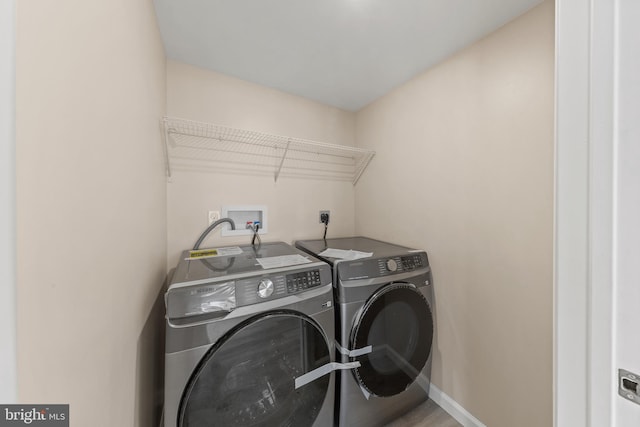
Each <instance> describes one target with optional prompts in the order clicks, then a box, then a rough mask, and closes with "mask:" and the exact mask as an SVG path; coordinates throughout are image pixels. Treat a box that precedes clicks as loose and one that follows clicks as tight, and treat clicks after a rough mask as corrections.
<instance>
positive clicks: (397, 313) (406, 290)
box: [351, 283, 433, 396]
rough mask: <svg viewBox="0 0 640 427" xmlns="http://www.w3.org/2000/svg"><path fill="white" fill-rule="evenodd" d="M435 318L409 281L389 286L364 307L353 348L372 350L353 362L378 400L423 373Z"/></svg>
mask: <svg viewBox="0 0 640 427" xmlns="http://www.w3.org/2000/svg"><path fill="white" fill-rule="evenodd" d="M432 339H433V318H432V314H431V309H430V307H429V303H428V302H427V300H426V299H425V297H424V296H423V295H422V294H421V293H420V292H419V291H418V290H417V289H416V288H415V287H414V286H413V285H410V284H406V283H393V284H389V285H386V286H385V287H384V288H382V289H381V290H380V291H378V292H376V293H375V294H374V295H373V296H372V297H371V298H370V299H369V300H368V301H367V303H366V304H365V306H364V308H363V311H362V314H361V316H360V318H359V321H358V322H357V324H356V325H354V328H353V329H352V335H351V346H352V347H351V348H352V349H354V348H355V349H358V348H365V347H367V346H371V347H372V351H371V352H370V353H368V354H364V355H361V356H358V357H356V358H353V359H352V360H357V361H359V362H360V364H361V366H360V367H359V368H356V369H355V370H354V373H355V376H356V379H357V380H358V382H359V383H360V385H361V386H362V387H363V388H364V389H365V390H367V392H369V393H370V394H373V395H375V396H393V395H396V394H398V393H400V392H402V391H404V390H406V389H407V387H409V386H410V385H411V384H412V383H413V382H414V381H415V380H416V378H417V377H418V375H420V372H421V371H422V369H423V368H424V366H425V365H426V363H427V360H428V359H429V355H430V354H431V343H432Z"/></svg>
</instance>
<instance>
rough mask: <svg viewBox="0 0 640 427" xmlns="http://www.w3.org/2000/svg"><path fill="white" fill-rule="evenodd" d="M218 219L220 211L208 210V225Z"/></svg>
mask: <svg viewBox="0 0 640 427" xmlns="http://www.w3.org/2000/svg"><path fill="white" fill-rule="evenodd" d="M219 219H220V211H209V225H211V224H213V223H214V222H216V221H217V220H219Z"/></svg>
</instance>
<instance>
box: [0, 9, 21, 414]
mask: <svg viewBox="0 0 640 427" xmlns="http://www.w3.org/2000/svg"><path fill="white" fill-rule="evenodd" d="M15 11H16V8H15V0H5V1H0V94H2V96H0V236H2V238H1V239H0V403H12V402H15V401H16V399H17V375H16V256H15V254H16V233H15V229H16V215H15V212H16V195H15V188H16V176H15V40H16V37H15ZM5 95H6V96H5Z"/></svg>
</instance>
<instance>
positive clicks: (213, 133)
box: [162, 117, 375, 185]
mask: <svg viewBox="0 0 640 427" xmlns="http://www.w3.org/2000/svg"><path fill="white" fill-rule="evenodd" d="M162 125H163V128H164V140H165V144H164V146H165V156H166V166H167V176H168V177H171V174H172V171H173V170H202V171H217V172H225V171H226V172H235V173H237V172H241V173H249V174H270V175H273V177H274V180H275V181H276V182H277V181H278V178H279V177H281V176H290V177H301V178H316V179H332V180H340V181H351V182H352V184H353V185H355V184H356V183H357V182H358V179H360V176H361V175H362V173H363V172H364V170H365V169H366V167H367V165H368V164H369V162H370V161H371V159H372V158H373V156H374V155H375V151H373V150H365V149H361V148H356V147H351V146H348V145H338V144H329V143H325V142H316V141H310V140H306V139H301V138H294V137H286V136H277V135H270V134H267V133H261V132H255V131H249V130H243V129H236V128H231V127H226V126H220V125H216V124H212V123H203V122H196V121H193V120H186V119H179V118H173V117H164V118H163V119H162Z"/></svg>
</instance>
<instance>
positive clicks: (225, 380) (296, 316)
mask: <svg viewBox="0 0 640 427" xmlns="http://www.w3.org/2000/svg"><path fill="white" fill-rule="evenodd" d="M329 351H330V348H329V343H328V342H327V339H326V336H325V334H324V333H323V331H322V330H321V328H320V327H319V326H318V324H317V323H316V322H315V321H314V320H313V319H311V318H310V317H308V316H305V315H304V314H302V313H298V312H293V311H272V312H267V313H263V314H260V315H256V316H254V317H252V318H250V319H248V320H246V321H245V322H243V323H241V324H240V325H238V326H236V327H235V328H233V329H232V330H230V331H229V332H228V333H227V334H225V335H224V336H223V337H222V338H221V339H220V340H219V341H218V342H217V343H216V344H214V345H213V346H212V347H211V348H210V349H209V350H208V351H207V353H206V354H205V355H204V356H203V358H202V359H201V361H200V363H199V364H198V366H197V367H196V369H195V370H194V372H193V374H192V375H191V378H190V379H189V381H188V383H187V386H186V388H185V390H184V392H183V395H182V399H181V402H180V407H179V409H178V420H177V425H178V426H180V427H182V426H184V427H187V426H190V427H195V426H225V427H229V426H243V427H244V426H275V425H291V426H311V425H312V424H313V423H314V421H315V419H316V417H317V416H318V414H319V412H320V409H321V408H322V405H323V402H324V399H325V396H326V394H327V391H328V389H329V381H330V379H329V375H325V376H323V377H321V378H318V379H317V380H315V381H312V382H310V383H309V384H306V385H304V386H302V387H300V388H298V389H296V388H295V385H294V381H295V379H296V378H297V377H299V376H301V375H303V374H305V373H306V372H309V371H311V370H313V369H315V368H318V367H320V366H322V365H324V364H326V363H329V362H330V355H329Z"/></svg>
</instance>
